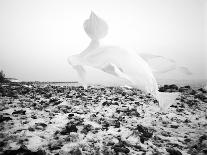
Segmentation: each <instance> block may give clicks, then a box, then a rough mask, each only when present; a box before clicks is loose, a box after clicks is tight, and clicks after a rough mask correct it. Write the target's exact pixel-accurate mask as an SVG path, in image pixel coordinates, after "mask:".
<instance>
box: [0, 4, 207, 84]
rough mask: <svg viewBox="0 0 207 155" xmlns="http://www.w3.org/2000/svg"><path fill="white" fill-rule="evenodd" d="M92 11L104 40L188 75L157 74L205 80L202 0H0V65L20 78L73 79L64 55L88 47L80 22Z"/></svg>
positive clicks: (206, 25) (205, 8) (206, 22)
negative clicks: (102, 25) (168, 62)
mask: <svg viewBox="0 0 207 155" xmlns="http://www.w3.org/2000/svg"><path fill="white" fill-rule="evenodd" d="M91 10H93V11H94V12H95V13H96V14H97V15H99V16H101V17H102V18H103V19H104V20H105V21H106V22H107V23H108V25H109V32H108V35H107V36H106V37H105V38H104V39H103V40H102V42H103V44H106V45H118V46H123V47H130V48H133V49H135V50H137V51H138V52H146V53H152V54H157V55H162V56H165V57H168V58H171V59H174V60H175V61H176V62H177V63H178V64H179V65H181V66H186V67H188V68H189V69H190V70H191V72H192V73H193V75H191V76H187V75H184V74H182V73H179V72H178V71H176V70H175V71H171V72H168V73H165V74H160V75H156V77H157V78H166V79H169V78H170V79H206V78H207V61H206V60H207V1H205V0H168V1H166V0H154V1H153V0H146V1H141V0H137V1H135V0H121V1H120V0H119V1H118V0H114V1H109V0H105V1H103V0H98V1H97V0H89V1H83V0H82V1H81V0H77V1H66V0H60V1H53V0H41V1H40V0H37V1H31V0H19V1H15V0H1V1H0V22H1V24H0V69H2V70H3V71H4V72H5V74H6V75H7V76H8V77H14V78H18V79H20V80H24V81H30V80H31V81H35V80H38V81H77V80H78V76H77V74H76V72H75V71H74V70H73V69H72V67H71V66H70V65H68V63H67V58H68V56H70V55H73V54H78V53H80V52H82V51H83V50H84V49H85V48H86V47H87V46H88V44H89V42H90V39H89V38H88V36H87V35H86V34H85V32H84V30H83V21H84V20H85V19H87V18H88V16H89V15H90V12H91ZM101 76H102V75H101V73H100V74H99V75H92V77H91V78H94V79H97V77H101Z"/></svg>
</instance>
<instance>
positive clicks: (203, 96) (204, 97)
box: [195, 93, 207, 101]
mask: <svg viewBox="0 0 207 155" xmlns="http://www.w3.org/2000/svg"><path fill="white" fill-rule="evenodd" d="M195 98H197V99H200V100H201V101H204V100H205V99H207V96H206V95H204V94H203V93H198V94H196V95H195Z"/></svg>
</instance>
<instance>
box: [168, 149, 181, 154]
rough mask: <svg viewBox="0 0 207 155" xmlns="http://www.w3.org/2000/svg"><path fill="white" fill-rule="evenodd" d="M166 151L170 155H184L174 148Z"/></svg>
mask: <svg viewBox="0 0 207 155" xmlns="http://www.w3.org/2000/svg"><path fill="white" fill-rule="evenodd" d="M166 151H167V152H168V153H169V154H170V155H182V153H181V152H180V151H179V150H176V149H173V148H167V149H166Z"/></svg>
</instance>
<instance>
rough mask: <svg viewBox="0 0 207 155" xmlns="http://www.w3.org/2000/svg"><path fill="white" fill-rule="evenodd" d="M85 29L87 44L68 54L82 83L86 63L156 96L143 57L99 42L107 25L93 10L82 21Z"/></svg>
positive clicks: (152, 81)
mask: <svg viewBox="0 0 207 155" xmlns="http://www.w3.org/2000/svg"><path fill="white" fill-rule="evenodd" d="M84 29H85V31H86V33H87V34H88V36H89V37H90V38H91V43H90V45H89V46H88V47H87V48H86V49H85V50H84V51H83V52H81V53H80V54H77V55H73V56H70V57H69V58H68V63H69V64H70V65H72V66H73V68H74V69H75V70H76V71H77V73H78V75H79V76H80V78H81V81H82V83H83V84H84V85H87V83H86V82H85V76H86V74H87V72H86V70H85V67H86V66H90V67H93V68H96V69H98V70H101V71H103V72H105V73H107V74H110V75H113V76H115V77H117V78H121V79H124V80H125V83H122V84H121V85H122V86H123V85H128V86H131V87H135V88H138V89H141V90H143V91H145V92H147V93H150V94H152V95H153V96H154V97H157V92H158V85H157V82H156V80H155V78H154V76H153V74H152V71H151V69H150V67H149V65H148V64H147V62H146V61H145V60H144V59H142V58H141V57H140V56H139V55H138V54H136V52H135V51H132V50H131V51H130V50H126V49H122V48H121V47H116V46H101V45H100V43H99V40H100V39H101V38H103V37H104V36H105V35H106V34H107V32H108V26H107V24H106V22H105V21H104V20H103V19H101V18H99V17H98V16H97V15H96V14H95V13H93V12H92V13H91V15H90V18H89V19H87V20H86V21H85V22H84ZM114 82H115V81H114ZM101 84H104V83H101Z"/></svg>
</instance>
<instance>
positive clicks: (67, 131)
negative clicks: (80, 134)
mask: <svg viewBox="0 0 207 155" xmlns="http://www.w3.org/2000/svg"><path fill="white" fill-rule="evenodd" d="M77 131H78V129H77V127H76V125H74V124H70V123H67V125H66V127H65V128H64V129H63V130H62V131H61V132H60V133H61V134H62V135H67V134H70V133H71V132H77Z"/></svg>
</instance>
